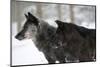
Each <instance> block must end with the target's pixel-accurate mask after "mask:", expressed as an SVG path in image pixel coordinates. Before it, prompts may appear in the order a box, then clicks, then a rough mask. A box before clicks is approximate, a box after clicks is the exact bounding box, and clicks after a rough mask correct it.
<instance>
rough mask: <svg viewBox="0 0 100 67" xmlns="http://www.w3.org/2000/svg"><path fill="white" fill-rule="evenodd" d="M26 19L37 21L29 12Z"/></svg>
mask: <svg viewBox="0 0 100 67" xmlns="http://www.w3.org/2000/svg"><path fill="white" fill-rule="evenodd" d="M28 17H29V19H31V20H37V18H36V17H35V16H34V15H32V14H31V13H30V12H28Z"/></svg>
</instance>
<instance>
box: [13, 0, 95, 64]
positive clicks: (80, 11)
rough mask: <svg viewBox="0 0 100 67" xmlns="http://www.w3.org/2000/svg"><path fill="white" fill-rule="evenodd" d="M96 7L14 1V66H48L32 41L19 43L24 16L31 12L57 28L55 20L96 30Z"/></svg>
mask: <svg viewBox="0 0 100 67" xmlns="http://www.w3.org/2000/svg"><path fill="white" fill-rule="evenodd" d="M95 11H96V7H95V6H92V5H91V6H89V5H88V6H86V5H70V4H56V3H40V2H24V1H16V0H12V3H11V25H12V26H11V27H12V32H11V33H12V65H26V64H46V63H48V62H47V60H46V59H45V57H44V55H43V53H41V52H39V51H38V49H37V48H36V47H35V44H34V43H33V42H32V41H31V40H23V41H19V40H17V39H15V37H14V36H15V35H16V34H17V33H18V32H19V31H20V30H21V29H22V26H23V24H24V23H25V21H26V18H25V16H24V14H27V12H31V13H32V14H33V15H35V16H36V17H38V18H39V19H42V20H45V21H47V22H48V23H49V24H51V25H53V26H56V23H55V22H54V21H55V20H57V19H58V20H61V21H64V22H67V23H74V24H77V25H80V26H84V27H87V28H92V29H95V24H96V22H95V21H96V18H95V17H96V15H95Z"/></svg>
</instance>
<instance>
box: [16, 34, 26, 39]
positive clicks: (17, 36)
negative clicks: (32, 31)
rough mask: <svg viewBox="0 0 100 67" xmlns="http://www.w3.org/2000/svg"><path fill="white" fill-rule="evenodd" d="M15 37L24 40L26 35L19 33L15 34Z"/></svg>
mask: <svg viewBox="0 0 100 67" xmlns="http://www.w3.org/2000/svg"><path fill="white" fill-rule="evenodd" d="M15 38H16V39H18V40H23V39H24V38H25V37H24V36H23V35H19V34H18V35H16V36H15Z"/></svg>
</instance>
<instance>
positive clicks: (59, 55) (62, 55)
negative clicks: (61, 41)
mask: <svg viewBox="0 0 100 67" xmlns="http://www.w3.org/2000/svg"><path fill="white" fill-rule="evenodd" d="M55 55H56V58H57V60H58V61H59V62H60V63H65V62H66V60H65V58H66V56H65V52H64V51H63V48H57V49H55Z"/></svg>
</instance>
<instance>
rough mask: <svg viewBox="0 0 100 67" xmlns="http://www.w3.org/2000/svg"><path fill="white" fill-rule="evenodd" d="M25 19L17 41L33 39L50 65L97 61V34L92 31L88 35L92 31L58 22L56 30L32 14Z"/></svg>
mask: <svg viewBox="0 0 100 67" xmlns="http://www.w3.org/2000/svg"><path fill="white" fill-rule="evenodd" d="M25 17H26V19H27V20H26V22H25V24H24V26H23V28H22V30H21V31H20V32H19V33H18V34H17V35H16V36H15V37H16V39H19V40H23V39H25V38H31V39H32V40H33V42H34V43H35V45H36V47H37V48H38V49H39V51H42V52H43V53H44V55H45V57H46V59H47V60H48V62H49V63H50V64H51V63H55V62H56V61H59V62H60V63H65V62H68V61H70V62H74V61H75V62H76V61H77V60H78V61H92V60H93V59H95V58H94V55H95V35H94V34H95V33H93V32H92V31H91V32H89V33H88V31H90V30H88V29H86V28H83V27H79V26H77V25H74V24H68V23H64V22H62V21H58V20H56V21H55V22H56V23H57V24H58V28H55V27H53V26H51V25H49V24H48V23H47V22H45V21H43V20H40V19H38V18H37V17H35V16H34V15H32V14H31V13H30V12H28V15H26V14H25ZM83 30H85V31H83ZM92 33H93V34H92ZM90 34H91V35H90ZM92 35H93V36H92Z"/></svg>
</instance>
